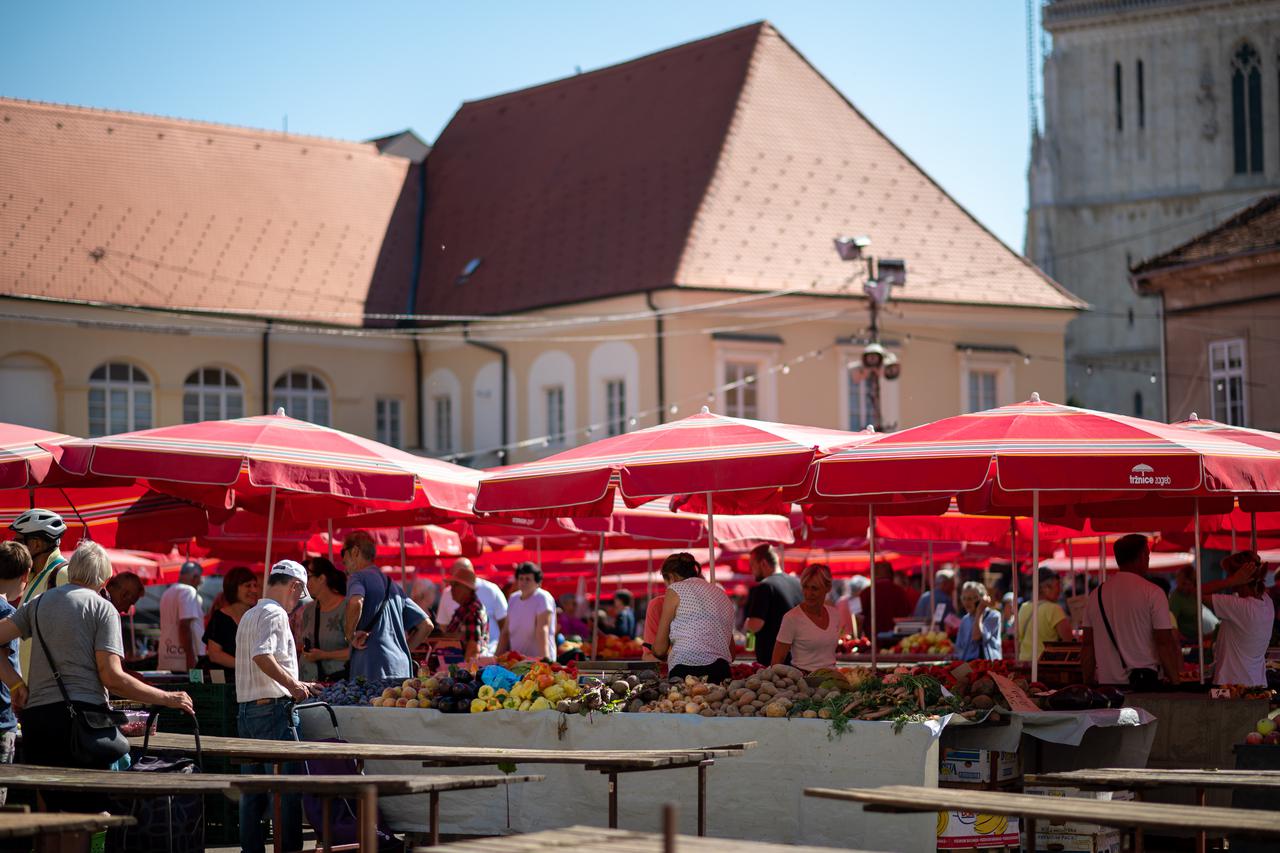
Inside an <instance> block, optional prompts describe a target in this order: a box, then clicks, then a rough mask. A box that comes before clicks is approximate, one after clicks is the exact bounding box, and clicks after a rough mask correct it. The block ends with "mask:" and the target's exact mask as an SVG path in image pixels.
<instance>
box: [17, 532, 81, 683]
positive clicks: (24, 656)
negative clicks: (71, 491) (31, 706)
mask: <svg viewBox="0 0 1280 853" xmlns="http://www.w3.org/2000/svg"><path fill="white" fill-rule="evenodd" d="M9 529H10V530H12V531H13V532H14V533H15V534H17V535H16V536H14V539H16V540H17V541H18V542H21V543H22V544H23V545H26V546H27V550H28V551H30V552H31V582H30V583H29V584H27V589H26V592H25V593H24V595H23V601H30V600H31V599H33V598H35V597H36V596H37V595H39V594H40V593H42V592H44V591H45V590H47V589H53V588H54V587H57V586H62V585H64V584H65V583H66V582H67V558H66V557H64V556H62V552H61V551H59V550H58V544H59V543H60V542H61V541H62V534H64V533H66V532H67V523H66V522H65V521H63V520H62V516H60V515H58V514H57V513H56V512H53V511H52V510H47V509H29V510H27V511H26V512H24V513H23V514H22V515H20V516H18V517H17V518H15V519H14V520H13V524H10V525H9ZM18 659H19V662H20V663H21V665H22V671H23V672H28V671H29V670H28V666H29V665H30V661H31V640H23V641H22V642H21V643H20V644H19V647H18Z"/></svg>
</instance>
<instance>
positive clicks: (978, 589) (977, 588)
mask: <svg viewBox="0 0 1280 853" xmlns="http://www.w3.org/2000/svg"><path fill="white" fill-rule="evenodd" d="M966 592H972V593H976V594H977V596H978V598H984V597H985V596H986V594H987V588H986V587H985V586H983V585H982V584H980V583H978V582H977V581H965V584H964V586H962V587H960V596H961V597H962V598H963V597H964V594H965V593H966Z"/></svg>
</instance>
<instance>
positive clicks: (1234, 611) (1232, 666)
mask: <svg viewBox="0 0 1280 853" xmlns="http://www.w3.org/2000/svg"><path fill="white" fill-rule="evenodd" d="M1222 570H1223V571H1224V572H1226V573H1227V577H1226V579H1224V580H1220V581H1208V582H1207V583H1204V584H1201V587H1200V588H1201V593H1202V594H1203V596H1204V601H1205V603H1206V604H1208V605H1209V606H1210V607H1212V608H1213V612H1214V613H1215V614H1217V616H1218V618H1219V619H1221V620H1222V621H1221V625H1220V627H1219V628H1218V639H1217V641H1216V642H1215V643H1214V645H1213V657H1214V660H1215V663H1214V669H1213V683H1214V684H1242V685H1244V686H1246V687H1266V686H1267V646H1268V645H1270V642H1271V628H1272V626H1273V625H1274V624H1275V619H1276V605H1275V602H1273V601H1272V600H1271V597H1270V596H1268V595H1267V590H1266V576H1267V568H1266V565H1265V564H1264V563H1263V562H1262V558H1261V557H1259V556H1258V553H1257V552H1256V551H1239V552H1237V553H1235V554H1232V555H1231V556H1229V557H1227V558H1225V559H1224V560H1223V561H1222ZM1230 591H1234V592H1235V593H1236V594H1235V595H1230V594H1224V593H1229V592H1230Z"/></svg>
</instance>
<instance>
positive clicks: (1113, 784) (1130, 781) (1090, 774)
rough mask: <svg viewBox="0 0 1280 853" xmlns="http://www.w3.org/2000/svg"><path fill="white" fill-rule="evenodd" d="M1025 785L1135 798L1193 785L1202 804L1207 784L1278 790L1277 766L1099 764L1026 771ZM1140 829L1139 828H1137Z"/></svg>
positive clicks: (1201, 835)
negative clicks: (1123, 792) (1087, 767)
mask: <svg viewBox="0 0 1280 853" xmlns="http://www.w3.org/2000/svg"><path fill="white" fill-rule="evenodd" d="M1026 784H1028V785H1046V786H1064V787H1072V788H1084V789H1089V790H1133V792H1134V794H1135V795H1136V796H1138V797H1139V798H1141V797H1142V792H1143V791H1144V790H1152V789H1155V788H1171V787H1187V788H1194V789H1195V792H1196V804H1197V805H1199V806H1203V805H1204V804H1205V799H1206V795H1207V793H1208V791H1209V789H1211V788H1228V789H1230V788H1270V789H1273V790H1275V791H1276V792H1277V793H1278V794H1280V770H1213V769H1207V770H1185V769H1171V770H1154V769H1147V768H1145V767H1132V768H1131V767H1101V768H1097V769H1093V770H1071V771H1069V772H1065V773H1040V774H1029V775H1028V776H1027V777H1026ZM1140 831H1141V830H1139V832H1140ZM1207 847H1208V830H1207V829H1206V828H1204V827H1201V828H1199V829H1198V830H1197V831H1196V850H1197V851H1199V853H1205V850H1206V849H1207Z"/></svg>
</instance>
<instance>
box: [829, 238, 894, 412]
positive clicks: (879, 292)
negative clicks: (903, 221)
mask: <svg viewBox="0 0 1280 853" xmlns="http://www.w3.org/2000/svg"><path fill="white" fill-rule="evenodd" d="M835 244H836V252H837V253H838V254H839V255H840V260H842V261H857V260H861V259H863V258H864V257H865V259H866V261H867V278H866V281H864V282H863V283H862V292H863V293H864V294H865V295H866V297H867V309H868V311H870V313H871V328H870V336H869V337H870V340H869V341H868V342H867V344H866V346H865V347H863V350H862V367H863V369H864V370H865V371H866V383H867V403H868V405H869V406H870V409H871V411H870V416H871V417H870V420H871V426H872V428H873V429H874V430H875V431H876V432H883V431H884V424H883V422H882V421H881V411H880V378H881V376H882V375H883V377H884V378H885V379H887V380H889V381H890V382H893V381H894V380H896V379H897V378H898V377H899V376H901V375H902V367H901V366H900V365H899V364H898V357H897V356H896V355H894V354H893V353H891V352H888V351H886V350H885V348H884V345H883V344H882V343H880V308H881V307H882V306H883V305H884V304H885V303H886V302H888V301H889V293H890V291H891V289H892V288H893V287H895V286H897V287H902V286H903V285H905V284H906V283H907V264H906V262H905V261H902V260H898V259H893V258H879V259H877V258H874V257H872V256H871V255H867V254H864V251H863V250H864V249H866V248H867V246H870V245H871V238H869V237H837V238H836V240H835Z"/></svg>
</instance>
